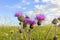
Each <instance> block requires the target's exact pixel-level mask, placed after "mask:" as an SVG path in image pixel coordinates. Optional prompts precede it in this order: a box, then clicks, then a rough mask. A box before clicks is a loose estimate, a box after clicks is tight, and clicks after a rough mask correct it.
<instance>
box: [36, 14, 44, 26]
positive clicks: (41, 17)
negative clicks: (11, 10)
mask: <svg viewBox="0 0 60 40" xmlns="http://www.w3.org/2000/svg"><path fill="white" fill-rule="evenodd" d="M36 19H37V20H38V21H37V24H38V25H41V21H43V20H45V16H44V15H43V14H37V15H36Z"/></svg>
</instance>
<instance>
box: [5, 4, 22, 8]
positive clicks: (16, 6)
mask: <svg viewBox="0 0 60 40" xmlns="http://www.w3.org/2000/svg"><path fill="white" fill-rule="evenodd" d="M5 7H7V8H22V7H21V6H20V5H19V4H16V5H13V6H10V5H5Z"/></svg>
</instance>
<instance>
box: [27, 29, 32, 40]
mask: <svg viewBox="0 0 60 40" xmlns="http://www.w3.org/2000/svg"><path fill="white" fill-rule="evenodd" d="M30 35H31V30H30V29H29V30H28V31H27V39H26V40H30Z"/></svg>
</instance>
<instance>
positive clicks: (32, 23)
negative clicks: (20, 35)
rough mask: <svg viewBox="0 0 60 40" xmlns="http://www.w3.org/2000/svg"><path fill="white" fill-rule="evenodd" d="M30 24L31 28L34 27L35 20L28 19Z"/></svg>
mask: <svg viewBox="0 0 60 40" xmlns="http://www.w3.org/2000/svg"><path fill="white" fill-rule="evenodd" d="M28 24H30V28H31V29H33V25H34V24H35V21H34V20H28Z"/></svg>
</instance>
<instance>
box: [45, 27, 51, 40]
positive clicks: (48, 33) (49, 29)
mask: <svg viewBox="0 0 60 40" xmlns="http://www.w3.org/2000/svg"><path fill="white" fill-rule="evenodd" d="M51 28H52V27H51V26H50V28H49V30H48V32H47V34H46V37H45V38H46V40H47V38H48V35H49V33H50V31H51Z"/></svg>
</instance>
